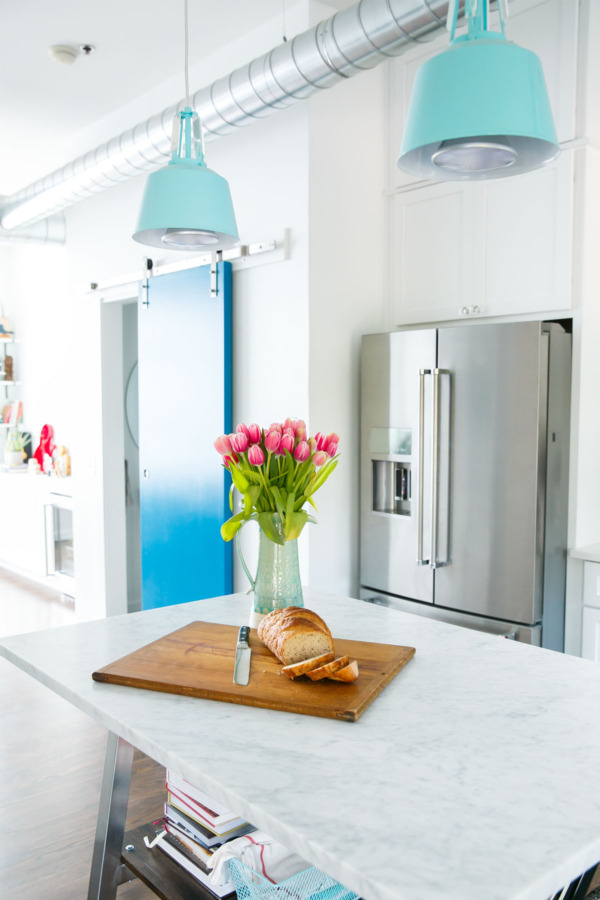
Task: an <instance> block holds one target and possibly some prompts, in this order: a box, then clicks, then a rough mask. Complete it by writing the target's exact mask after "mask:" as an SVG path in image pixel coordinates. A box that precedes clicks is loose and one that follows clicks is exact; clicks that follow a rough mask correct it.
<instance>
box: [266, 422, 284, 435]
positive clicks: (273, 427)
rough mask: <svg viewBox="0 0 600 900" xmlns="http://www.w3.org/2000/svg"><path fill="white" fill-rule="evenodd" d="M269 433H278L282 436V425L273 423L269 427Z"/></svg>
mask: <svg viewBox="0 0 600 900" xmlns="http://www.w3.org/2000/svg"><path fill="white" fill-rule="evenodd" d="M269 431H278V432H279V434H283V425H280V424H279V422H273V424H272V425H270V426H269Z"/></svg>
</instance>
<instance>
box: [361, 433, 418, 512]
mask: <svg viewBox="0 0 600 900" xmlns="http://www.w3.org/2000/svg"><path fill="white" fill-rule="evenodd" d="M370 443H371V452H372V453H373V454H374V455H379V454H381V455H383V454H385V455H386V456H392V455H393V456H410V455H411V453H412V431H411V429H410V428H372V429H371V441H370ZM371 465H372V467H373V512H380V513H389V514H392V515H397V516H410V515H411V502H412V500H411V498H412V484H411V464H410V462H405V461H398V460H390V459H377V458H372V459H371Z"/></svg>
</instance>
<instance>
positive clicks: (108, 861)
mask: <svg viewBox="0 0 600 900" xmlns="http://www.w3.org/2000/svg"><path fill="white" fill-rule="evenodd" d="M132 763H133V747H132V745H131V744H128V743H127V741H124V740H123V739H122V738H120V737H118V736H117V735H116V734H113V732H112V731H109V732H108V739H107V742H106V759H105V762H104V774H103V776H102V791H101V794H100V804H99V807H98V822H97V825H96V837H95V840H94V853H93V856H92V868H91V871H90V884H89V889H88V900H116V897H117V887H118V886H119V884H122V882H123V881H128V880H129V879H130V878H131V874H130V873H129V872H128V873H127V875H126V876H125V877H123V875H124V873H125V867H124V866H123V865H122V863H121V850H122V847H123V835H124V833H125V817H126V815H127V801H128V799H129V785H130V782H131V768H132Z"/></svg>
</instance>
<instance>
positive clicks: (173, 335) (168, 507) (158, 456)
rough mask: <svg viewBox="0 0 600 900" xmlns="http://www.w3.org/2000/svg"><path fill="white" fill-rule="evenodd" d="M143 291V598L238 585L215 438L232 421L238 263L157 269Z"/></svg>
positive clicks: (169, 599) (155, 602)
mask: <svg viewBox="0 0 600 900" xmlns="http://www.w3.org/2000/svg"><path fill="white" fill-rule="evenodd" d="M145 294H146V291H145V289H144V288H142V290H141V291H140V300H139V309H138V312H139V316H138V322H139V423H140V425H139V427H140V515H141V544H142V550H141V553H142V607H143V608H144V609H152V608H154V607H158V606H168V605H171V604H173V603H185V602H187V601H188V600H200V599H203V598H206V597H215V596H218V595H220V594H226V593H230V592H231V590H232V559H231V544H226V543H225V542H224V541H223V540H222V538H221V534H220V530H219V529H220V526H221V524H222V522H223V521H224V520H225V519H226V518H228V517H229V515H230V513H229V505H228V497H227V495H228V490H229V484H228V479H229V475H227V474H226V473H225V471H224V469H223V468H222V466H221V460H220V459H219V456H218V454H217V453H216V451H215V449H214V447H213V441H214V440H215V438H216V437H218V435H220V434H222V433H223V432H230V431H231V263H227V262H221V263H218V265H217V296H216V297H214V296H211V276H210V266H201V267H198V268H194V269H188V270H186V271H182V272H173V273H170V274H167V275H159V276H156V277H154V278H150V279H149V281H148V290H147V300H148V302H147V303H146V302H145V301H146V296H145Z"/></svg>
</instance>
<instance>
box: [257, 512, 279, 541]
mask: <svg viewBox="0 0 600 900" xmlns="http://www.w3.org/2000/svg"><path fill="white" fill-rule="evenodd" d="M256 518H257V521H258V524H259V525H260V527H261V528H262V530H263V531H264V533H265V534H266V535H267V537H268V538H270V540H272V541H274V543H276V544H285V533H284V530H283V522H282V521H281V516H280V515H279V513H272V512H264V513H259V514H258V515H257V517H256Z"/></svg>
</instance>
